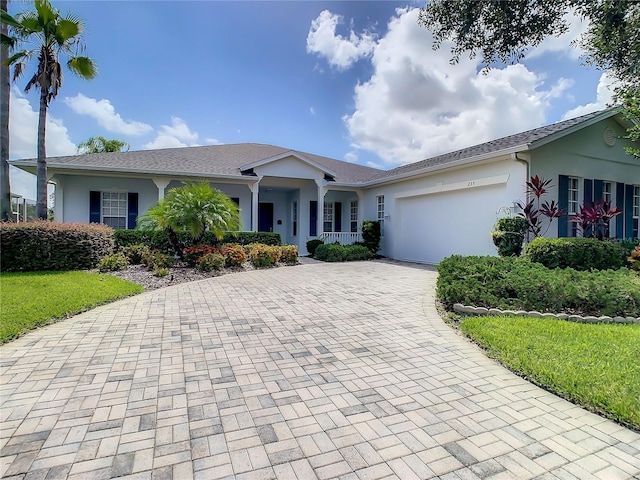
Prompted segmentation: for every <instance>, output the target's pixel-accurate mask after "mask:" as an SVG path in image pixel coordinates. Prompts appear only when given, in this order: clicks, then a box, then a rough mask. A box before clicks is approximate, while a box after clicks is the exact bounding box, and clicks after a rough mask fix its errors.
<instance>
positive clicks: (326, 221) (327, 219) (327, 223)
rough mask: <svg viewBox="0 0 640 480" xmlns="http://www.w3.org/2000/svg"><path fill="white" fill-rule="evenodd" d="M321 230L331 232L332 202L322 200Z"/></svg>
mask: <svg viewBox="0 0 640 480" xmlns="http://www.w3.org/2000/svg"><path fill="white" fill-rule="evenodd" d="M322 224H323V228H322V231H323V232H333V202H324V213H323V215H322Z"/></svg>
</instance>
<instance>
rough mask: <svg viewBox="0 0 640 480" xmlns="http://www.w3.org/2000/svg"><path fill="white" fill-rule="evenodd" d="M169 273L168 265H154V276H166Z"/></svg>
mask: <svg viewBox="0 0 640 480" xmlns="http://www.w3.org/2000/svg"><path fill="white" fill-rule="evenodd" d="M167 275H169V269H168V268H167V267H153V276H154V277H166V276H167Z"/></svg>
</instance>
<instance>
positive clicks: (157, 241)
mask: <svg viewBox="0 0 640 480" xmlns="http://www.w3.org/2000/svg"><path fill="white" fill-rule="evenodd" d="M114 239H115V244H116V247H119V248H122V247H126V246H128V245H134V244H139V243H142V244H144V245H147V246H148V247H149V248H150V249H152V250H159V251H161V252H163V253H171V254H173V253H174V252H173V247H172V246H171V243H170V242H169V238H168V236H167V234H166V232H164V231H161V230H157V231H143V230H116V231H115V232H114ZM178 239H179V242H180V244H181V245H183V247H184V248H189V247H193V246H194V245H193V242H192V240H191V236H190V235H189V234H187V233H186V232H182V233H179V234H178ZM225 243H238V244H240V245H247V244H250V243H263V244H265V245H280V244H281V237H280V234H279V233H276V232H228V233H226V234H225V235H224V237H223V238H221V239H220V240H218V239H217V238H216V237H215V235H214V234H213V233H211V232H205V234H204V236H203V237H202V240H201V242H200V243H199V244H198V245H216V246H219V245H223V244H225Z"/></svg>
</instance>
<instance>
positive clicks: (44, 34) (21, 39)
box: [1, 0, 96, 219]
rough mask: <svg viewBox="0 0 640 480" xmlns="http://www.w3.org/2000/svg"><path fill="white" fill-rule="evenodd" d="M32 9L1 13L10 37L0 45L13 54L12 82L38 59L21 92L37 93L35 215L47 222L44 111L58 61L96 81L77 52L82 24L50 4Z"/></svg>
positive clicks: (42, 0) (41, 2)
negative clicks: (65, 62)
mask: <svg viewBox="0 0 640 480" xmlns="http://www.w3.org/2000/svg"><path fill="white" fill-rule="evenodd" d="M35 9H36V10H35V11H26V12H22V13H19V14H17V15H16V16H15V17H12V16H11V15H9V14H8V13H6V12H4V11H3V12H2V18H1V20H2V23H4V24H6V25H8V26H9V31H10V33H11V36H3V37H2V43H3V44H6V45H8V46H9V48H10V49H11V51H12V52H15V53H13V55H11V56H10V57H9V58H8V59H7V64H8V65H13V79H14V80H17V79H18V78H20V76H21V75H22V73H23V72H24V70H25V66H26V63H25V62H26V61H28V60H30V59H32V58H34V57H37V59H38V60H37V68H36V72H35V73H34V75H33V77H31V79H30V80H29V82H28V83H27V86H26V87H25V89H24V90H25V92H29V90H30V89H31V88H32V87H35V88H37V89H39V90H40V114H39V117H38V160H37V172H36V173H37V199H36V211H37V215H38V218H41V219H46V218H47V152H46V147H45V138H46V125H47V110H48V108H49V103H50V102H51V100H52V99H54V98H56V96H57V95H58V91H59V90H60V87H61V86H62V66H61V65H60V62H59V58H60V56H62V55H64V56H66V57H67V67H68V68H69V70H70V71H71V72H72V73H75V74H77V75H78V76H79V77H81V78H85V79H91V78H93V77H95V75H96V66H95V64H94V62H93V60H91V59H90V58H89V57H86V56H81V55H78V53H79V52H80V51H84V42H83V41H82V30H83V24H82V21H81V20H80V19H79V18H77V17H75V16H74V15H73V14H70V13H69V14H67V15H66V16H65V17H62V16H61V15H60V12H59V10H57V9H55V8H53V6H52V5H51V3H50V2H49V0H35ZM25 47H26V48H25ZM31 47H32V48H31ZM19 49H21V50H19Z"/></svg>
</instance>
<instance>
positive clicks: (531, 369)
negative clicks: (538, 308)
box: [460, 316, 640, 430]
mask: <svg viewBox="0 0 640 480" xmlns="http://www.w3.org/2000/svg"><path fill="white" fill-rule="evenodd" d="M460 328H461V329H462V331H463V332H464V333H465V334H466V335H468V336H469V337H471V338H472V339H473V340H474V341H475V342H477V343H478V344H479V345H480V346H481V347H482V348H484V349H485V350H486V351H487V352H488V355H489V356H491V357H493V358H495V359H497V360H499V361H500V362H502V363H503V364H504V365H505V366H507V367H508V368H509V369H511V370H513V371H514V372H516V373H518V374H520V375H522V376H524V377H525V378H527V379H528V380H529V381H531V382H533V383H535V384H537V385H539V386H541V387H543V388H545V389H547V390H549V391H551V392H553V393H555V394H557V395H559V396H561V397H563V398H566V399H567V400H569V401H571V402H573V403H576V404H578V405H580V406H582V407H584V408H586V409H588V410H591V411H593V412H596V413H598V414H601V415H603V416H605V417H608V418H610V419H612V420H615V421H617V422H619V423H621V424H623V425H625V426H628V427H631V428H634V429H636V430H640V362H639V361H638V359H639V358H640V325H633V324H584V323H573V322H567V321H562V320H556V319H548V318H526V317H511V316H499V317H466V318H464V319H462V321H461V323H460Z"/></svg>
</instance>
